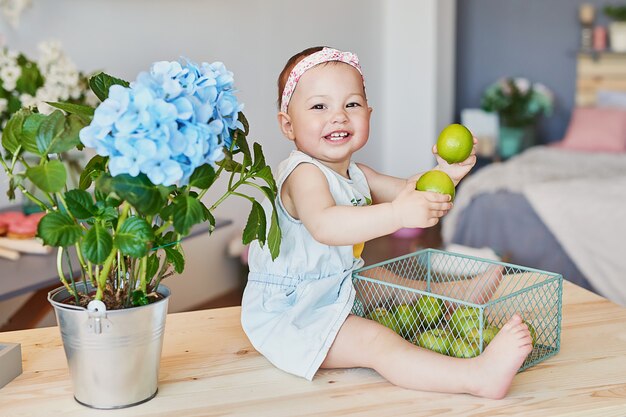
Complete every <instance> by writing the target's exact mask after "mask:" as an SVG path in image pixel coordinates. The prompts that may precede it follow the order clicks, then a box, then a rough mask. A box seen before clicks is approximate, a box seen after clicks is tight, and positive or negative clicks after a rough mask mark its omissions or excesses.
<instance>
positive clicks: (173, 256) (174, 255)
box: [163, 246, 185, 274]
mask: <svg viewBox="0 0 626 417" xmlns="http://www.w3.org/2000/svg"><path fill="white" fill-rule="evenodd" d="M163 250H164V251H165V256H166V259H167V261H168V262H169V263H171V264H172V265H173V266H174V271H176V273H178V274H180V273H181V272H183V270H184V269H185V257H184V256H183V254H182V253H180V251H179V250H178V249H176V248H174V247H173V246H167V247H165V248H163Z"/></svg>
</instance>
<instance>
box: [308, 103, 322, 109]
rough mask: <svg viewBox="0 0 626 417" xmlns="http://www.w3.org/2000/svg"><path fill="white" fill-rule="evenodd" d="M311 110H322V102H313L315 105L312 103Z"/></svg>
mask: <svg viewBox="0 0 626 417" xmlns="http://www.w3.org/2000/svg"><path fill="white" fill-rule="evenodd" d="M311 110H324V105H323V104H315V105H313V107H311Z"/></svg>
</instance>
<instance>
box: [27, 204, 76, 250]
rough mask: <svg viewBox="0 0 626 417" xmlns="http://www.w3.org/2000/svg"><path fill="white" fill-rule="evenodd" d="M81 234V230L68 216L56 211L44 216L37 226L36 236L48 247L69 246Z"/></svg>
mask: <svg viewBox="0 0 626 417" xmlns="http://www.w3.org/2000/svg"><path fill="white" fill-rule="evenodd" d="M82 234H83V229H82V228H81V227H80V226H79V225H77V224H76V223H75V222H74V220H73V219H72V218H71V217H70V216H69V215H67V214H66V213H61V212H58V211H53V212H51V213H48V214H46V215H45V216H43V217H42V218H41V220H40V221H39V224H38V225H37V236H39V237H40V238H41V239H42V240H43V243H44V244H46V245H48V246H63V247H68V246H71V245H73V244H74V243H76V242H77V241H78V239H79V238H80V237H81V236H82Z"/></svg>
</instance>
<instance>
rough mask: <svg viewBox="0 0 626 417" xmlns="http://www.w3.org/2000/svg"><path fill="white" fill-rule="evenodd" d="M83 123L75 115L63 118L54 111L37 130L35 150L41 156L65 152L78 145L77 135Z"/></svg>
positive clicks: (59, 113)
mask: <svg viewBox="0 0 626 417" xmlns="http://www.w3.org/2000/svg"><path fill="white" fill-rule="evenodd" d="M85 124H86V123H85V122H84V121H83V120H81V119H80V117H78V116H76V115H73V114H71V115H69V116H67V117H66V116H65V115H64V114H63V113H62V112H61V111H59V110H55V111H54V112H52V114H50V115H48V116H46V118H45V119H44V120H43V121H42V122H41V125H40V126H39V129H38V130H37V136H36V141H37V148H38V149H39V152H40V154H41V155H48V154H54V153H62V152H67V151H69V150H71V149H74V148H76V146H77V145H79V144H80V138H79V137H78V133H79V132H80V130H81V129H82V128H83V127H85Z"/></svg>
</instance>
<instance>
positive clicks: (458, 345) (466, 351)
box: [448, 339, 480, 358]
mask: <svg viewBox="0 0 626 417" xmlns="http://www.w3.org/2000/svg"><path fill="white" fill-rule="evenodd" d="M448 352H449V354H450V355H451V356H454V357H457V358H473V357H475V356H478V355H480V346H478V343H475V342H472V341H469V340H465V339H454V340H453V341H452V343H450V349H449V350H448Z"/></svg>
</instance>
